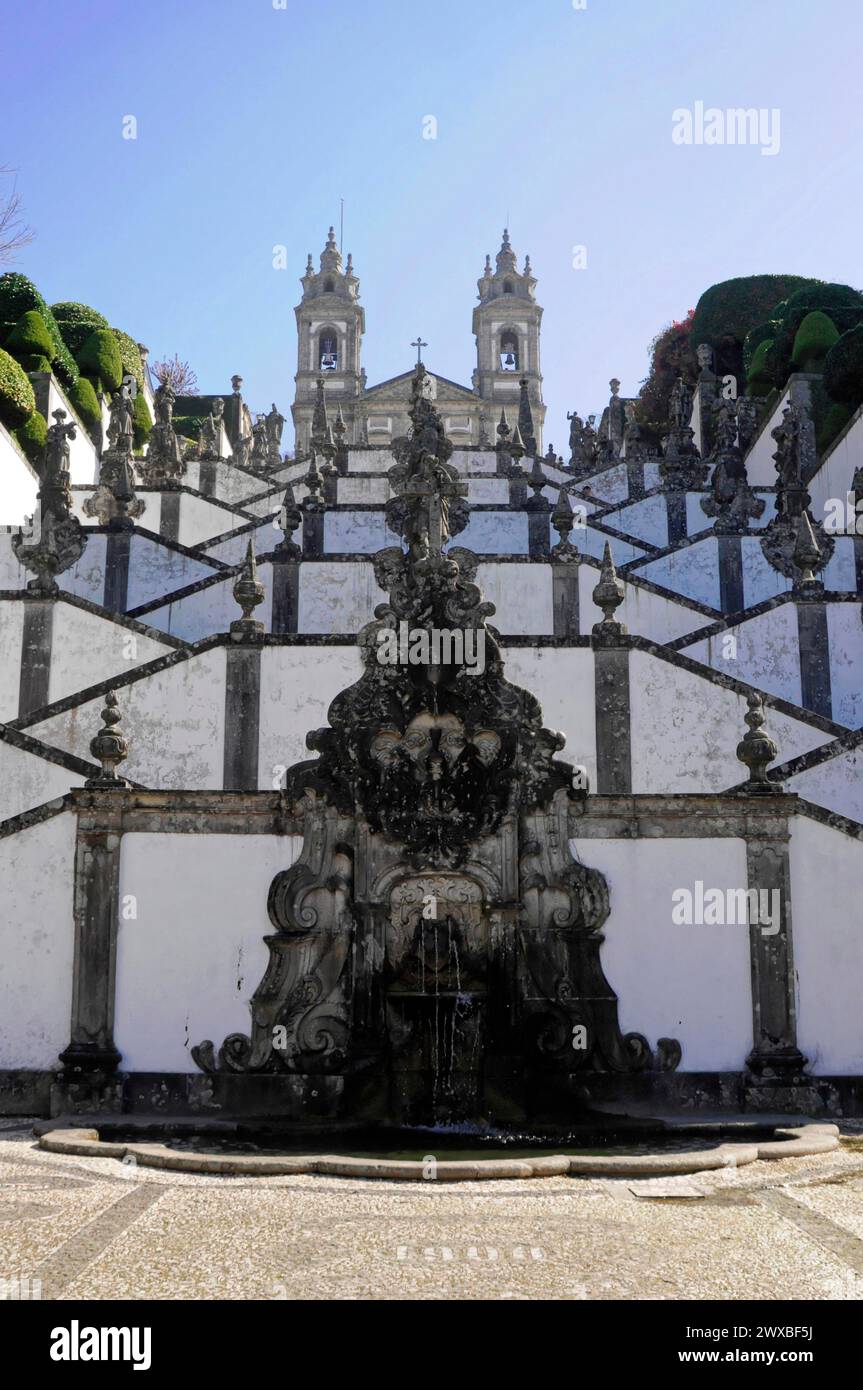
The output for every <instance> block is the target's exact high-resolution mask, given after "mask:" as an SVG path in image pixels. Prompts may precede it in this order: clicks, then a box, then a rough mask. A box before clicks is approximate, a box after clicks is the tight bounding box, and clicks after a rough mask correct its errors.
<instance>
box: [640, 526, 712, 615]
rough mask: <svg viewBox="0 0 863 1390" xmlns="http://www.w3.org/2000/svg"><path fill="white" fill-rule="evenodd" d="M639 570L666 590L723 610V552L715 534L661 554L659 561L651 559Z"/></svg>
mask: <svg viewBox="0 0 863 1390" xmlns="http://www.w3.org/2000/svg"><path fill="white" fill-rule="evenodd" d="M638 573H639V574H640V575H642V576H643V577H644V578H645V579H651V580H652V581H653V583H654V584H659V585H660V586H661V587H662V588H663V589H671V591H672V592H673V593H678V594H683V595H684V597H685V598H691V599H695V601H696V602H697V603H704V604H706V605H707V607H708V608H715V609H716V610H717V612H718V610H719V555H718V551H717V545H716V539H715V537H714V536H706V537H705V538H704V540H701V541H695V542H694V543H693V544H692V545H686V546H684V547H683V548H682V549H681V550H675V551H672V552H671V554H669V555H661V556H660V557H659V559H658V560H647V561H645V563H644V564H643V565H639V566H638Z"/></svg>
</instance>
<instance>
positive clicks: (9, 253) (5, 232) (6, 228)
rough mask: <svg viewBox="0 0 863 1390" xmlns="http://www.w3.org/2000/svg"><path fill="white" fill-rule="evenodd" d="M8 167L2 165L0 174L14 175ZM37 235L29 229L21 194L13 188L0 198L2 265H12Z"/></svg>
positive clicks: (0, 251)
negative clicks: (20, 252) (22, 207)
mask: <svg viewBox="0 0 863 1390" xmlns="http://www.w3.org/2000/svg"><path fill="white" fill-rule="evenodd" d="M14 173H15V170H14V169H10V168H9V166H8V165H5V164H0V174H14ZM35 235H36V233H35V232H34V231H33V228H32V227H28V225H27V223H26V222H25V221H24V218H23V216H22V212H21V194H20V193H19V192H18V190H17V188H15V187H14V186H13V188H12V192H11V193H9V194H8V195H7V196H5V197H2V196H0V265H11V264H12V262H13V261H14V260H15V259H16V258H17V255H18V252H19V251H20V250H21V249H22V247H24V246H28V245H29V244H30V242H31V241H32V240H33V238H34V236H35Z"/></svg>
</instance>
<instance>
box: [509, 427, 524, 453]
mask: <svg viewBox="0 0 863 1390" xmlns="http://www.w3.org/2000/svg"><path fill="white" fill-rule="evenodd" d="M526 453H527V450H526V448H525V447H524V439H523V438H522V434H521V430H520V429H519V426H518V422H517V421H516V426H515V429H514V430H513V432H512V439H511V440H510V445H509V454H510V458H511V459H512V460H513V461H514V462H515V463H519V461H520V460H521V459H523V458H524V456H525V454H526Z"/></svg>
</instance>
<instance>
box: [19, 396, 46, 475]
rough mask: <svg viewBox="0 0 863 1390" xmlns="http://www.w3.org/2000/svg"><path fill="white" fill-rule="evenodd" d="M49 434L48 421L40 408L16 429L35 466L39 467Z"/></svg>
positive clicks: (20, 441) (22, 445)
mask: <svg viewBox="0 0 863 1390" xmlns="http://www.w3.org/2000/svg"><path fill="white" fill-rule="evenodd" d="M47 434H48V424H47V421H46V419H45V416H44V415H40V414H39V411H38V410H34V411H33V414H32V415H31V416H30V417H29V419H27V420H25V421H24V424H23V425H19V426H18V428H17V429H16V431H15V438H16V439H17V441H18V443H19V444H20V446H21V448H22V449H23V451H24V453H25V455H26V457H27V458H28V459H29V460H30V462H31V463H32V464H33V466H34V467H37V466H38V465H39V464H40V463H41V462H42V459H43V457H44V454H45V441H46V438H47Z"/></svg>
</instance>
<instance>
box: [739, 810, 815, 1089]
mask: <svg viewBox="0 0 863 1390" xmlns="http://www.w3.org/2000/svg"><path fill="white" fill-rule="evenodd" d="M776 800H777V801H778V798H776ZM790 800H792V798H783V801H786V803H787V801H790ZM771 801H774V799H773V798H771ZM774 804H775V803H774ZM789 838H790V837H789V829H788V814H787V812H786V811H785V809H784V808H781V809H780V807H779V806H776V807H775V809H774V807H773V806H771V807H767V806H765V805H764V804H763V803H762V805H761V806H760V807H759V814H753V815H752V816H751V817H749V818H748V819H747V825H746V870H747V886H748V887H749V888H750V889H752V888H754V889H756V890H758V891H759V893H760V892H767V893H769V894H770V895H771V896H770V897H769V898H768V899H766V900H765V901H766V902H767V903H768V904H769V905H770V907H769V911H771V912H772V906H773V904H774V902H776V903H777V904H778V914H777V916H778V920H775V921H771V922H770V923H769V924H767V925H765V923H763V922H761V921H759V922H757V923H751V924H750V927H749V951H750V966H751V972H752V1034H753V1046H752V1051H751V1052H750V1054H749V1056H748V1058H747V1059H746V1065H747V1069H748V1073H749V1075H748V1081H749V1091H748V1092H747V1103H748V1104H753V1105H754V1106H755V1107H756V1108H766V1109H773V1110H782V1109H783V1108H786V1106H790V1107H794V1106H795V1097H794V1092H793V1089H791V1088H794V1087H797V1088H799V1087H800V1086H801V1084H802V1082H803V1067H804V1066H805V1064H806V1058H805V1057H804V1056H803V1054H802V1053H801V1052H800V1049H799V1048H798V1046H797V1010H796V1002H795V996H794V955H793V949H792V935H791V873H790V866H789V859H788V843H789ZM775 894H778V898H776V897H775ZM768 915H769V914H768ZM786 1088H789V1089H786ZM798 1093H799V1092H798Z"/></svg>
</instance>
